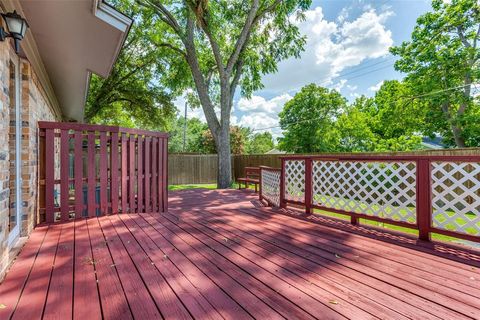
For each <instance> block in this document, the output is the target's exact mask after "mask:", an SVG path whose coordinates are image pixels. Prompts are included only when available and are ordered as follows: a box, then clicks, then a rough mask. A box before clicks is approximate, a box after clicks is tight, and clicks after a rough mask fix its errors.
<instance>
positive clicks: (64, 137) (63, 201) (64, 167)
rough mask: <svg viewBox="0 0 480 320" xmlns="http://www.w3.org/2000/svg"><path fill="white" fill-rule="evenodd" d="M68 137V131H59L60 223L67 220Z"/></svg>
mask: <svg viewBox="0 0 480 320" xmlns="http://www.w3.org/2000/svg"><path fill="white" fill-rule="evenodd" d="M68 135H69V133H68V130H61V131H60V217H61V220H62V221H67V220H68V219H69V214H68V213H69V203H68V198H69V190H68V187H69V178H70V174H69V167H70V157H69V156H70V145H69V136H68Z"/></svg>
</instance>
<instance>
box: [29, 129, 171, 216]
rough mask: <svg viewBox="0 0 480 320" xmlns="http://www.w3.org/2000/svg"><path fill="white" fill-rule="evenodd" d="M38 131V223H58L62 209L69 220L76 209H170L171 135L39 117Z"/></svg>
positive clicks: (84, 212)
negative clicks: (50, 120) (168, 177)
mask: <svg viewBox="0 0 480 320" xmlns="http://www.w3.org/2000/svg"><path fill="white" fill-rule="evenodd" d="M39 135H40V138H39V142H40V145H39V149H40V154H41V157H40V158H41V160H40V162H39V167H38V168H39V177H40V178H39V179H40V183H39V187H40V189H41V192H39V194H40V197H41V199H39V201H38V203H39V215H38V221H39V222H48V223H54V222H56V221H57V215H58V213H60V214H59V218H60V219H58V221H67V220H70V219H71V218H72V216H71V215H70V212H72V211H73V212H74V216H73V217H74V218H82V217H86V216H88V217H94V216H98V215H105V214H110V213H114V214H117V213H119V212H122V213H126V212H132V213H133V212H153V213H155V212H160V211H162V210H166V208H167V201H168V199H167V189H166V188H167V183H166V181H167V167H166V166H167V156H168V155H167V139H168V136H167V134H165V133H159V132H151V131H145V130H137V129H127V128H118V127H111V126H98V125H86V124H77V123H57V122H39ZM72 147H73V150H72ZM56 176H60V179H58V177H56ZM84 176H85V177H84ZM57 186H59V191H60V199H56V190H57V188H56V187H57ZM71 196H74V199H72V198H71ZM57 200H58V201H57ZM43 214H45V215H43Z"/></svg>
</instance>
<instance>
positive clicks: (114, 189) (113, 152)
mask: <svg viewBox="0 0 480 320" xmlns="http://www.w3.org/2000/svg"><path fill="white" fill-rule="evenodd" d="M110 162H111V163H110V188H111V189H110V198H111V201H112V214H117V213H118V189H119V188H118V182H119V181H118V133H117V132H112V135H111V142H110Z"/></svg>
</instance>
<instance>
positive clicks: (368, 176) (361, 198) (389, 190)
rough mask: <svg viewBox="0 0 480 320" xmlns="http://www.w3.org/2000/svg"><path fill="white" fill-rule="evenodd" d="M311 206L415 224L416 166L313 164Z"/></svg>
mask: <svg viewBox="0 0 480 320" xmlns="http://www.w3.org/2000/svg"><path fill="white" fill-rule="evenodd" d="M312 184H313V188H312V191H313V195H312V197H313V198H312V202H313V204H314V205H319V206H322V207H326V208H333V209H337V210H343V211H347V212H354V213H361V214H366V215H370V216H376V217H379V218H384V219H388V220H394V221H402V222H407V223H412V224H415V223H416V209H415V206H416V164H415V162H367V161H363V162H362V161H324V160H318V161H313V167H312Z"/></svg>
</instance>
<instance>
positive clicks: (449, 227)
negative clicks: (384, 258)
mask: <svg viewBox="0 0 480 320" xmlns="http://www.w3.org/2000/svg"><path fill="white" fill-rule="evenodd" d="M276 170H277V171H275V169H272V168H266V167H262V169H261V176H262V180H261V187H260V190H261V191H260V199H261V200H266V201H267V202H268V203H269V205H274V206H275V205H276V206H280V207H284V208H285V207H286V206H287V205H296V206H302V207H304V208H305V212H306V213H312V210H313V209H320V210H325V211H331V212H335V213H339V214H343V215H347V216H350V219H351V223H352V224H356V223H357V222H358V219H360V218H362V219H368V220H373V221H378V222H384V223H387V224H392V225H397V226H401V227H406V228H410V229H416V230H418V232H419V238H420V239H422V240H430V234H431V233H438V234H443V235H447V236H452V237H456V238H460V239H466V240H470V241H476V242H480V157H479V156H375V155H372V156H364V155H362V156H351V155H349V156H339V155H332V156H285V157H282V168H281V169H276ZM273 172H280V173H279V175H280V177H279V178H278V179H277V178H275V179H273V175H272V174H273Z"/></svg>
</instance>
